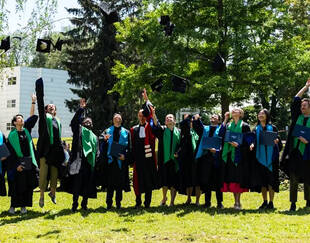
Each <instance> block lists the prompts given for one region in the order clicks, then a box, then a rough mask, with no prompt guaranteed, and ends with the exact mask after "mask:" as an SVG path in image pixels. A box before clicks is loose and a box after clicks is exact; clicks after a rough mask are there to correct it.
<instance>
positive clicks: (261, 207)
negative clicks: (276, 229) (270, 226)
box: [258, 201, 268, 210]
mask: <svg viewBox="0 0 310 243" xmlns="http://www.w3.org/2000/svg"><path fill="white" fill-rule="evenodd" d="M267 208H268V203H267V201H264V202H263V204H262V205H261V206H260V207H259V208H258V209H259V210H264V209H267Z"/></svg>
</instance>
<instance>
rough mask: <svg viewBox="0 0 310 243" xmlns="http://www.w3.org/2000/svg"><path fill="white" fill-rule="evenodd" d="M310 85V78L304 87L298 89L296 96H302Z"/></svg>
mask: <svg viewBox="0 0 310 243" xmlns="http://www.w3.org/2000/svg"><path fill="white" fill-rule="evenodd" d="M309 87H310V78H309V79H308V80H307V82H306V84H305V86H304V87H302V89H301V90H299V91H298V93H297V94H296V95H295V97H299V98H301V97H302V96H303V94H304V93H305V92H306V91H307V90H308V89H309Z"/></svg>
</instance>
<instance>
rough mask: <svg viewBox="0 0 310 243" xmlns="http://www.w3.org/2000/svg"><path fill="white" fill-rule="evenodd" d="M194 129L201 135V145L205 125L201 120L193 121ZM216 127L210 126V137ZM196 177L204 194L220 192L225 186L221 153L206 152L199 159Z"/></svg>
mask: <svg viewBox="0 0 310 243" xmlns="http://www.w3.org/2000/svg"><path fill="white" fill-rule="evenodd" d="M193 128H194V129H195V131H196V133H197V134H198V135H199V142H198V145H197V148H198V147H199V144H200V143H201V139H202V135H203V130H204V125H203V123H202V122H201V120H196V121H193ZM215 130H216V126H210V130H209V137H212V136H213V135H214V132H215ZM196 163H197V169H196V177H197V181H198V185H199V186H200V189H201V190H202V191H203V192H206V191H219V190H220V189H221V187H222V186H223V181H224V173H225V170H224V168H225V167H224V163H223V160H222V157H221V152H220V151H218V152H216V153H215V154H213V153H211V152H210V151H208V152H206V153H205V154H204V155H203V156H202V157H200V158H198V159H197V162H196Z"/></svg>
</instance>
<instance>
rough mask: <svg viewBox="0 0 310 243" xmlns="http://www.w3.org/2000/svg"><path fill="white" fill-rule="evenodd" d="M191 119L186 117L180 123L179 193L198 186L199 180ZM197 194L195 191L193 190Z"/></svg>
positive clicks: (184, 192)
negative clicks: (191, 131)
mask: <svg viewBox="0 0 310 243" xmlns="http://www.w3.org/2000/svg"><path fill="white" fill-rule="evenodd" d="M189 122H190V121H189V120H188V119H185V120H184V121H182V122H181V123H180V128H181V140H180V148H179V152H178V160H179V164H180V173H179V175H180V182H179V183H180V184H179V188H178V189H179V193H181V194H186V188H188V187H195V186H198V180H197V175H196V173H197V162H196V160H195V152H196V149H195V151H194V150H193V145H192V136H191V133H190V123H189ZM193 194H195V191H193Z"/></svg>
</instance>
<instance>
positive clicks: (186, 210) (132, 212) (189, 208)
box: [112, 204, 275, 217]
mask: <svg viewBox="0 0 310 243" xmlns="http://www.w3.org/2000/svg"><path fill="white" fill-rule="evenodd" d="M112 211H114V212H117V213H118V214H119V215H120V216H121V217H127V216H137V215H143V214H145V213H162V214H166V215H169V214H176V216H177V217H183V216H185V215H186V214H190V213H193V212H203V213H207V214H209V215H215V214H232V215H238V214H272V213H275V210H258V209H242V210H236V209H233V208H224V209H217V208H216V207H211V208H204V207H203V206H196V205H194V204H192V205H183V204H178V205H175V206H174V207H167V206H156V207H151V208H143V207H141V208H139V209H135V208H134V207H128V208H121V209H112Z"/></svg>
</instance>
